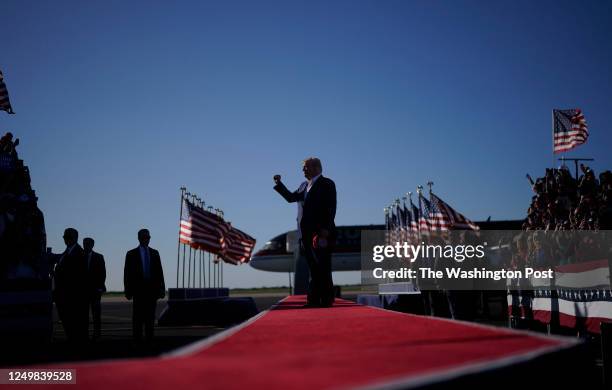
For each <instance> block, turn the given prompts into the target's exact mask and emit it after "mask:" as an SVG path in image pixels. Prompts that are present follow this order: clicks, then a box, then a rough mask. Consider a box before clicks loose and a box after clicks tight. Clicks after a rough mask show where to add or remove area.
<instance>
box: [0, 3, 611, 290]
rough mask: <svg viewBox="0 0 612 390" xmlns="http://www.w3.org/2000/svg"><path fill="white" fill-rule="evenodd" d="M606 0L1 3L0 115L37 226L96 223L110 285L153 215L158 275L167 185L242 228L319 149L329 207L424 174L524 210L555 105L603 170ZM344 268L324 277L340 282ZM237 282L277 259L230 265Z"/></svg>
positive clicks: (504, 209) (491, 206) (171, 240)
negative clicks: (334, 192) (329, 182)
mask: <svg viewBox="0 0 612 390" xmlns="http://www.w3.org/2000/svg"><path fill="white" fill-rule="evenodd" d="M611 21H612V4H610V3H609V2H603V1H589V2H582V3H578V2H566V1H538V2H531V1H517V2H497V3H494V2H488V1H481V2H479V1H439V2H425V1H423V2H417V1H273V2H267V1H258V2H253V1H223V2H221V1H219V2H200V1H198V2H195V1H194V2H188V1H178V2H167V1H165V2H154V1H147V2H144V1H143V2H138V1H129V2H126V1H103V2H102V1H91V2H81V1H73V2H68V1H55V2H42V1H12V0H9V1H5V2H3V4H2V13H1V14H0V26H2V31H3V42H2V44H1V46H0V69H2V71H3V72H4V75H5V79H6V83H7V85H8V88H9V93H10V97H11V101H12V103H13V107H14V109H15V111H16V113H17V114H16V115H13V116H8V115H6V114H4V113H3V112H0V131H7V130H10V131H12V132H13V133H14V134H15V135H16V136H17V137H19V138H21V145H20V146H19V149H18V150H19V153H20V156H21V157H22V158H23V159H24V160H25V161H26V163H27V164H28V165H29V167H30V171H31V176H32V185H33V187H34V189H35V190H36V192H37V194H38V196H39V207H40V208H41V209H42V211H43V212H44V214H45V218H46V227H47V234H48V244H49V246H52V247H53V248H54V250H55V251H56V252H59V251H61V250H63V244H62V240H61V235H62V231H63V229H64V228H65V227H67V226H74V227H76V228H77V229H78V230H79V231H80V232H81V235H82V236H85V235H90V236H93V237H94V238H96V241H97V245H96V249H97V250H99V251H100V252H102V253H104V254H105V256H106V262H107V266H108V268H109V278H108V282H107V284H108V286H109V288H110V289H114V290H116V289H121V287H122V286H121V280H122V279H121V278H122V271H123V260H124V254H125V251H126V250H128V249H130V248H132V247H135V246H136V245H137V241H136V232H137V230H138V229H139V228H141V227H143V226H146V227H148V228H149V229H150V230H151V233H152V242H151V246H152V247H155V248H157V249H159V250H160V252H161V255H162V260H163V263H164V268H165V272H166V281H167V284H168V285H170V286H173V285H174V283H175V275H176V274H175V267H176V242H177V233H178V212H179V187H180V186H182V185H185V186H187V187H188V188H189V189H190V190H191V191H192V192H195V193H198V194H200V196H201V197H203V198H204V200H205V201H206V202H207V203H208V204H212V205H214V206H215V207H219V208H222V209H223V210H225V215H226V217H227V219H229V220H230V221H232V222H233V224H234V225H235V226H237V227H239V228H241V229H243V230H245V231H246V232H248V233H250V234H251V235H253V236H254V237H256V238H257V240H258V246H261V245H262V244H263V243H265V241H266V240H267V239H269V238H271V237H273V236H275V235H276V234H279V233H281V232H283V231H286V230H289V229H291V228H293V227H294V221H295V212H296V211H295V208H294V207H293V205H288V204H286V203H284V201H282V199H281V198H280V197H279V196H278V195H277V194H276V193H275V192H274V191H273V190H272V176H273V175H274V174H276V173H280V174H282V175H283V177H284V181H285V182H286V183H287V184H288V185H289V186H290V187H296V186H297V185H298V184H299V183H300V182H301V180H302V176H301V171H300V161H301V160H302V159H303V158H304V157H307V156H311V155H315V156H318V157H320V158H321V159H322V161H323V164H324V174H325V175H327V176H329V177H331V178H332V179H334V180H335V182H336V185H337V187H338V204H339V206H338V214H337V218H336V222H337V224H339V225H345V224H365V223H382V221H383V213H382V208H383V207H384V206H385V205H387V204H388V203H389V202H390V201H391V200H392V199H394V198H396V197H398V196H400V195H401V194H403V193H405V192H407V191H411V190H414V188H415V186H416V185H418V184H425V183H426V182H427V181H428V180H433V181H434V182H435V185H434V191H436V192H437V193H438V194H439V195H440V196H441V197H442V198H443V199H445V200H446V201H448V202H449V203H451V204H452V205H453V206H455V207H456V208H457V209H458V210H459V211H461V212H463V213H464V214H465V215H466V216H468V217H470V218H472V219H475V220H480V219H485V218H487V217H488V216H489V215H490V216H492V218H493V219H502V218H522V217H524V214H525V210H526V208H527V206H528V204H529V199H530V196H531V193H530V188H529V187H528V185H527V182H526V180H525V173H527V172H529V173H531V174H532V176H534V177H535V176H538V175H541V174H543V172H544V169H545V168H546V167H550V166H551V164H552V162H553V160H552V153H551V109H552V108H573V107H581V108H582V109H583V110H584V112H585V116H586V119H587V122H588V124H589V129H590V131H591V137H590V139H589V142H588V143H587V144H586V145H583V146H581V147H579V148H578V149H576V150H575V151H573V152H570V153H567V156H569V157H572V156H581V157H593V158H595V159H596V161H595V162H594V164H593V166H594V168H595V169H596V172H600V171H601V170H602V169H609V168H612V157H611V155H610V153H609V150H610V145H611V140H612V135H611V134H610V131H609V130H610V127H609V125H608V119H609V112H610V107H611V103H612V98H611V95H610V91H612V73H611V72H610V69H612V23H610V22H611ZM357 280H358V277H357V276H355V275H354V274H348V275H340V274H339V275H337V281H339V282H350V281H357ZM225 281H226V284H227V285H229V286H232V287H250V286H262V285H281V284H287V275H284V274H273V273H266V272H261V271H256V270H253V269H252V268H250V267H249V266H240V267H231V266H227V267H226V268H225Z"/></svg>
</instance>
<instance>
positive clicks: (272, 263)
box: [249, 219, 523, 272]
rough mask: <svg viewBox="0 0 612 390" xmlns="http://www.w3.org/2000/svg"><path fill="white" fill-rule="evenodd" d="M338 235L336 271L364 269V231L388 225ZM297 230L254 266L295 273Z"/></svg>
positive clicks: (493, 225)
mask: <svg viewBox="0 0 612 390" xmlns="http://www.w3.org/2000/svg"><path fill="white" fill-rule="evenodd" d="M522 223H523V220H504V221H491V220H490V219H487V220H486V221H482V222H476V225H478V226H479V227H480V228H481V229H482V230H521V225H522ZM336 229H337V234H338V237H337V239H336V245H335V247H334V251H333V252H332V271H360V270H361V231H363V230H384V229H385V225H351V226H338V227H336ZM296 246H297V231H296V230H291V231H288V232H285V233H283V234H279V235H278V236H276V237H274V238H272V239H271V240H269V241H268V242H266V244H265V245H264V246H263V247H262V248H261V249H260V250H259V251H257V252H255V253H254V254H253V256H252V257H251V260H250V262H249V264H250V265H251V267H253V268H255V269H258V270H261V271H269V272H294V271H295V269H294V268H295V258H294V255H293V253H294V250H295V247H296Z"/></svg>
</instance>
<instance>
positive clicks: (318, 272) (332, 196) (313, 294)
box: [274, 157, 336, 307]
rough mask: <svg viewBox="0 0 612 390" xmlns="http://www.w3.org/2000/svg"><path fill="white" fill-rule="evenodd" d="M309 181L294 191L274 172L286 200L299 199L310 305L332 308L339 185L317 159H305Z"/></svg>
mask: <svg viewBox="0 0 612 390" xmlns="http://www.w3.org/2000/svg"><path fill="white" fill-rule="evenodd" d="M302 171H303V172H304V177H305V178H306V181H305V182H304V183H302V185H300V187H299V188H298V189H297V190H296V191H294V192H291V191H289V190H288V189H287V187H285V185H284V184H283V183H282V182H281V176H280V175H275V176H274V182H275V184H276V185H275V186H274V189H275V190H276V191H277V192H278V193H279V194H281V196H282V197H283V198H285V200H286V201H287V202H298V232H299V234H300V242H301V244H300V247H301V250H303V252H304V256H306V260H307V262H308V268H309V270H310V286H309V290H308V305H307V306H314V307H329V306H331V305H332V304H333V302H334V284H333V281H332V271H331V253H332V248H333V245H334V243H335V239H336V225H335V223H334V218H335V217H336V185H335V184H334V182H333V181H332V180H331V179H328V178H326V177H323V176H322V175H321V173H322V172H323V168H322V165H321V161H320V160H319V159H318V158H314V157H311V158H308V159H306V160H304V161H303V165H302Z"/></svg>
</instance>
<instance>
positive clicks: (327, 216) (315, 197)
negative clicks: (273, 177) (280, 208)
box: [274, 176, 336, 243]
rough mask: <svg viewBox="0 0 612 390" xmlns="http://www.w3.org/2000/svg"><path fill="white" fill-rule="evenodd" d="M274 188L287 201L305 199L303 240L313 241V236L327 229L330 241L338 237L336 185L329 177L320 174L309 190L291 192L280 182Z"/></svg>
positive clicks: (301, 228)
mask: <svg viewBox="0 0 612 390" xmlns="http://www.w3.org/2000/svg"><path fill="white" fill-rule="evenodd" d="M274 189H275V190H276V191H277V192H278V193H279V194H281V196H282V197H283V198H285V200H286V201H287V202H298V201H303V205H302V219H301V220H300V231H301V232H302V240H303V241H304V242H307V243H309V242H311V241H312V236H313V235H314V234H317V233H319V232H320V231H321V230H322V229H325V230H327V231H328V232H329V234H330V237H329V238H330V241H331V242H333V240H334V239H335V237H336V224H335V222H334V219H335V218H336V185H335V183H334V182H333V181H332V180H331V179H328V178H327V177H324V176H320V177H319V178H318V179H317V180H316V181H315V182H314V184H313V185H312V187H311V188H310V191H308V194H305V193H306V191H305V190H304V191H299V190H296V191H294V192H290V191H289V190H288V189H287V187H285V185H284V184H283V183H278V184H277V185H275V186H274Z"/></svg>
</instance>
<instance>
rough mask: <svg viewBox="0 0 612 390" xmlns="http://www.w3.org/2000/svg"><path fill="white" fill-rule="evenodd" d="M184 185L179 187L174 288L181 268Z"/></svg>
mask: <svg viewBox="0 0 612 390" xmlns="http://www.w3.org/2000/svg"><path fill="white" fill-rule="evenodd" d="M186 190H187V189H186V188H185V187H181V207H180V210H179V239H178V249H177V250H176V288H178V286H179V269H180V268H181V220H182V219H183V197H184V196H185V191H186Z"/></svg>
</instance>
